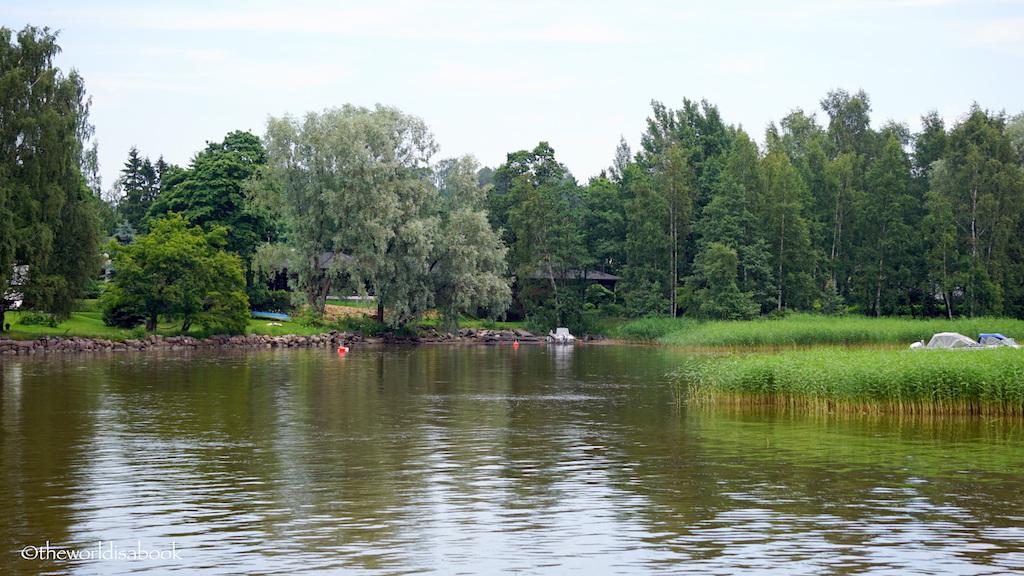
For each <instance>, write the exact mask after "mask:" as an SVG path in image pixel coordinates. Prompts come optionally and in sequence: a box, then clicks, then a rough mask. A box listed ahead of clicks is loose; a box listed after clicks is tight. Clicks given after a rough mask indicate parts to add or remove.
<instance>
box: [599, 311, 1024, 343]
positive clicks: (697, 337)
mask: <svg viewBox="0 0 1024 576" xmlns="http://www.w3.org/2000/svg"><path fill="white" fill-rule="evenodd" d="M936 332H960V333H962V334H966V335H968V336H970V337H972V338H977V336H978V334H979V333H980V332H1003V333H1005V334H1007V335H1009V336H1011V337H1024V320H1014V319H1006V318H967V319H957V320H942V319H931V320H912V319H906V318H867V317H863V316H843V317H834V316H817V315H811V314H793V315H790V316H786V317H785V318H779V319H771V320H769V319H764V320H751V321H746V322H698V321H696V320H691V319H679V318H677V319H672V318H648V319H642V320H636V321H634V322H629V323H627V324H624V325H622V326H620V327H619V328H618V329H617V330H616V333H615V337H617V338H621V339H624V340H633V341H639V342H652V343H659V344H665V345H669V346H681V347H687V348H701V349H706V348H742V349H758V348H764V349H785V348H799V347H808V346H875V347H889V348H892V347H900V348H902V347H905V346H909V345H910V343H911V342H914V341H917V340H927V339H929V338H931V336H932V334H935V333H936Z"/></svg>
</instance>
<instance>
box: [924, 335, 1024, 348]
mask: <svg viewBox="0 0 1024 576" xmlns="http://www.w3.org/2000/svg"><path fill="white" fill-rule="evenodd" d="M1002 346H1009V347H1011V348H1020V345H1018V344H1017V342H1015V341H1014V340H1013V338H1009V337H1007V336H1006V335H1005V334H1000V333H998V332H983V333H981V334H978V339H977V340H974V339H973V338H969V337H967V336H964V335H963V334H960V333H958V332H939V333H938V334H935V335H934V336H932V339H931V340H929V341H928V343H927V344H925V342H924V340H921V341H920V342H914V343H913V344H911V345H910V347H911V348H914V349H920V348H925V349H928V350H959V349H972V350H981V349H986V348H999V347H1002Z"/></svg>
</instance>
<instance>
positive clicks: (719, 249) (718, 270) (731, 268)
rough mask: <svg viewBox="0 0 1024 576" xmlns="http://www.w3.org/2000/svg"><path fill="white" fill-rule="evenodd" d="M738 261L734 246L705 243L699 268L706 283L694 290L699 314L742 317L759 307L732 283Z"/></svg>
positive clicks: (710, 317)
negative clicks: (697, 290)
mask: <svg viewBox="0 0 1024 576" xmlns="http://www.w3.org/2000/svg"><path fill="white" fill-rule="evenodd" d="M738 263H739V258H738V257H737V254H736V250H734V249H732V248H730V247H728V246H726V245H724V244H719V243H717V242H711V243H710V244H708V245H707V248H706V250H705V251H704V253H703V258H702V259H701V266H700V269H699V274H700V276H701V277H702V278H703V279H704V281H705V284H706V287H705V288H702V289H701V290H700V291H699V292H698V301H699V305H698V313H697V315H698V316H699V317H702V318H709V319H713V320H746V319H748V318H751V317H753V316H754V315H756V314H757V313H758V312H759V311H760V307H759V306H758V305H757V302H755V301H754V298H753V297H752V295H751V294H750V293H745V292H740V289H739V286H738V285H737V283H736V272H737V264H738Z"/></svg>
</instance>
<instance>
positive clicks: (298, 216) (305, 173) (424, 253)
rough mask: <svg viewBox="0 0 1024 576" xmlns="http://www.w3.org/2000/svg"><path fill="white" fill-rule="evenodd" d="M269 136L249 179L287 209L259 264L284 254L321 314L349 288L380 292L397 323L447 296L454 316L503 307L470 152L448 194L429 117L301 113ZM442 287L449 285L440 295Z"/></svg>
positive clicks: (453, 169)
mask: <svg viewBox="0 0 1024 576" xmlns="http://www.w3.org/2000/svg"><path fill="white" fill-rule="evenodd" d="M266 142H267V158H268V162H267V164H266V166H265V167H263V168H261V169H260V170H259V171H258V173H257V175H256V177H255V178H254V179H252V180H251V181H250V184H249V186H250V190H251V193H252V194H253V197H254V198H255V199H257V200H258V201H259V202H260V203H261V205H263V206H267V207H269V208H271V209H272V210H274V211H275V212H276V213H277V214H279V215H281V216H282V218H283V220H284V228H285V233H284V243H283V244H281V245H278V246H273V245H269V244H266V245H263V247H261V248H260V249H259V250H258V252H257V263H258V264H259V265H262V266H267V265H268V264H274V263H282V262H285V261H287V263H288V269H289V271H290V272H291V273H293V274H295V279H296V282H295V283H294V284H293V286H294V287H295V288H296V289H297V293H298V294H300V295H302V296H303V297H304V299H305V301H306V303H307V304H309V305H310V307H311V308H312V309H313V310H314V312H316V313H320V314H322V313H323V309H324V304H325V301H326V298H327V295H328V294H329V293H330V292H331V291H332V290H335V289H339V288H342V287H346V288H348V289H350V290H355V291H357V292H360V293H363V294H365V293H368V292H372V293H373V294H374V295H375V296H376V298H377V303H378V314H379V318H380V319H381V320H382V321H383V320H386V321H387V323H388V324H390V325H391V326H399V325H402V324H405V323H407V322H410V321H412V320H414V319H416V318H417V317H419V316H420V315H422V314H423V313H424V312H426V311H427V310H428V309H430V308H432V307H434V306H436V305H438V303H439V302H440V305H441V306H442V307H443V308H445V311H446V313H448V314H449V315H451V314H454V313H455V311H456V310H462V309H466V308H468V307H471V306H481V307H491V308H501V307H502V306H501V304H502V303H503V298H504V296H503V295H504V294H505V292H504V291H503V290H502V288H501V286H500V284H501V280H500V275H501V274H502V272H501V268H500V266H499V265H498V264H497V262H498V261H500V260H501V259H502V257H503V252H502V250H501V246H500V244H499V243H497V238H496V236H493V232H490V231H489V228H488V227H484V226H483V223H482V222H481V220H480V219H481V218H482V217H485V216H486V213H485V212H483V211H482V210H481V208H480V207H479V206H478V205H477V204H474V203H476V202H479V199H478V198H476V196H474V194H478V192H472V193H470V192H469V191H468V187H469V184H468V183H467V182H466V180H467V179H472V178H473V176H470V175H469V174H468V173H467V162H469V161H468V160H463V161H456V162H454V163H453V162H446V163H443V164H442V167H441V170H440V171H439V172H441V173H443V175H442V177H441V180H442V181H443V182H445V183H446V184H445V185H446V188H445V190H444V194H441V193H439V191H438V189H437V187H436V184H435V182H434V179H433V178H432V170H431V168H430V165H429V160H430V157H431V156H432V155H433V154H434V152H435V151H436V149H437V144H436V143H435V142H434V138H433V135H432V134H431V133H430V131H429V129H428V128H427V126H426V124H424V123H423V121H422V120H420V119H419V118H416V117H413V116H408V115H406V114H403V113H402V112H400V111H399V110H397V109H395V108H391V107H386V106H377V107H376V108H375V109H373V110H369V109H366V108H359V107H354V106H345V107H343V108H340V109H330V110H326V111H324V112H323V113H322V114H316V113H310V114H308V115H307V116H306V117H305V118H304V119H303V120H302V121H301V122H300V121H299V120H297V119H295V118H292V117H285V118H280V119H276V118H271V119H270V121H269V122H268V124H267V137H266ZM472 167H473V170H472V172H473V174H474V175H475V164H472ZM470 196H472V197H473V201H472V202H469V201H468V200H466V199H467V197H470ZM463 201H465V202H468V204H459V202H463ZM462 225H464V226H466V231H465V232H466V233H465V235H464V236H460V234H461V232H460V231H459V229H458V228H459V226H462ZM474 273H476V274H478V277H477V278H475V279H473V278H470V277H469V276H468V275H472V274H474ZM442 285H443V286H444V288H441V287H440V286H442ZM506 286H507V284H506ZM442 289H447V290H452V292H451V293H446V294H445V295H444V296H443V297H442V298H441V299H440V300H439V299H438V292H439V291H440V290H442ZM475 290H479V293H478V294H473V293H472V292H473V291H475ZM385 309H386V310H388V312H389V317H388V318H386V319H385V318H384V311H385Z"/></svg>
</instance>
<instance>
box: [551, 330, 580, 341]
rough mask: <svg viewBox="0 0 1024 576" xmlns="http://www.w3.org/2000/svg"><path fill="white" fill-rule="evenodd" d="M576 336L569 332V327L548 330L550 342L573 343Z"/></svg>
mask: <svg viewBox="0 0 1024 576" xmlns="http://www.w3.org/2000/svg"><path fill="white" fill-rule="evenodd" d="M575 341H576V337H575V336H573V335H572V334H570V333H569V329H568V328H556V329H555V331H554V332H548V342H553V343H555V344H571V343H573V342H575Z"/></svg>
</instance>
